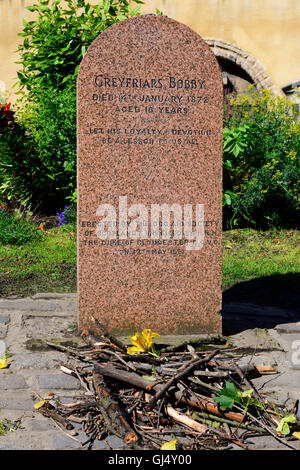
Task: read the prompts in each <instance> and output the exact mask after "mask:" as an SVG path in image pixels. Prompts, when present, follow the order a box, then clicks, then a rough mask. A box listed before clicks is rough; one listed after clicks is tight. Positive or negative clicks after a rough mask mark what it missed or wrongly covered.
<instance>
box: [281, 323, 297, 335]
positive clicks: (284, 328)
mask: <svg viewBox="0 0 300 470" xmlns="http://www.w3.org/2000/svg"><path fill="white" fill-rule="evenodd" d="M275 330H276V331H278V333H287V334H292V333H299V334H300V322H299V321H298V322H296V323H282V324H280V325H277V326H276V327H275Z"/></svg>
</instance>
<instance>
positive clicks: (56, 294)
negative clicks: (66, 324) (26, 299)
mask: <svg viewBox="0 0 300 470" xmlns="http://www.w3.org/2000/svg"><path fill="white" fill-rule="evenodd" d="M31 299H44V300H48V299H52V300H53V299H58V300H64V299H67V300H72V299H74V300H77V293H73V292H69V293H64V292H62V293H60V292H45V293H43V292H40V293H39V294H34V295H32V296H31Z"/></svg>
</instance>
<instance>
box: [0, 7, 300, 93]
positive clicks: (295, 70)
mask: <svg viewBox="0 0 300 470" xmlns="http://www.w3.org/2000/svg"><path fill="white" fill-rule="evenodd" d="M98 1H99V0H90V2H91V3H98ZM33 3H35V1H34V0H0V80H3V81H4V82H5V83H6V85H7V87H8V88H11V86H12V84H13V83H14V82H15V77H16V70H17V65H16V64H15V61H16V60H17V54H16V53H15V50H16V48H17V45H18V43H19V42H20V41H21V40H22V38H18V37H17V33H18V32H21V30H22V18H23V17H25V18H26V19H27V20H28V19H29V18H30V17H32V14H31V13H29V12H28V11H27V10H25V6H26V5H32V4H33ZM156 8H158V9H159V10H161V11H162V12H163V13H164V14H166V15H167V16H169V17H170V18H174V19H176V20H178V21H180V22H182V23H185V24H186V25H188V26H190V27H191V28H192V29H194V30H195V31H197V32H198V33H199V34H200V35H201V36H202V37H216V38H220V39H224V40H226V41H229V42H232V43H234V44H236V45H238V46H239V47H241V48H243V49H245V50H246V51H247V52H249V53H251V54H252V55H254V56H256V57H257V58H258V59H259V60H260V61H261V62H262V63H263V64H264V65H265V66H266V68H267V70H268V72H269V75H270V77H271V79H272V80H273V82H274V83H275V84H276V85H277V86H279V87H280V88H281V87H282V86H284V85H286V84H287V83H289V82H292V81H295V80H296V79H298V78H300V33H299V31H300V0H146V1H145V5H144V6H143V8H142V12H143V13H155V9H156Z"/></svg>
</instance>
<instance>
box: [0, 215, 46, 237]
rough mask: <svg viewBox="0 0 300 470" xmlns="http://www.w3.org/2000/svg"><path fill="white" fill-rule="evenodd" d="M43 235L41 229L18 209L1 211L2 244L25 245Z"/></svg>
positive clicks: (0, 231)
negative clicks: (10, 211)
mask: <svg viewBox="0 0 300 470" xmlns="http://www.w3.org/2000/svg"><path fill="white" fill-rule="evenodd" d="M41 236H42V234H41V231H40V230H38V228H37V227H36V226H35V225H34V224H33V223H32V222H31V221H30V220H29V219H28V218H26V217H24V216H23V215H22V214H21V213H19V212H18V211H15V212H14V213H13V214H9V213H7V211H6V212H1V213H0V245H23V244H24V243H28V242H31V241H33V240H37V239H39V238H40V237H41Z"/></svg>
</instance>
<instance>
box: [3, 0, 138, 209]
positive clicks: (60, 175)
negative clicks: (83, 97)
mask: <svg viewBox="0 0 300 470" xmlns="http://www.w3.org/2000/svg"><path fill="white" fill-rule="evenodd" d="M133 1H134V3H142V2H141V1H139V0H133ZM139 8H140V7H139V6H138V7H137V8H135V9H131V8H130V6H129V2H128V1H127V0H105V1H104V2H102V3H99V4H98V5H90V4H89V2H87V1H86V0H67V1H66V2H63V1H62V0H54V1H50V0H37V3H36V4H34V5H32V6H30V7H28V9H29V10H30V11H35V12H37V14H38V18H37V20H36V21H29V22H26V21H24V29H23V32H22V33H21V34H20V35H21V36H22V37H23V38H24V40H23V43H22V44H21V45H20V46H19V49H18V51H19V53H20V57H21V58H20V62H19V63H20V64H21V66H22V68H21V70H20V72H18V76H19V86H20V90H21V93H22V97H21V99H20V100H19V101H20V103H21V104H20V109H19V110H18V112H17V113H16V114H15V116H13V114H14V113H13V112H12V111H11V110H8V109H6V108H5V109H6V114H5V116H4V118H5V119H6V120H7V118H8V117H11V116H13V117H14V119H13V120H12V121H11V122H10V123H9V124H11V125H9V126H8V125H4V122H5V123H6V121H4V118H3V119H1V109H0V162H1V164H0V195H1V198H2V199H3V200H5V201H6V202H9V203H10V204H11V206H15V207H20V206H23V207H25V208H26V209H29V210H31V211H36V210H38V211H40V212H44V213H46V214H47V213H48V214H53V213H55V212H56V211H57V210H59V209H60V207H62V206H63V205H64V203H65V201H66V200H70V201H71V202H74V200H75V198H76V77H77V73H78V69H79V65H80V62H81V60H82V58H83V55H84V54H85V51H86V49H87V48H88V46H89V45H90V43H91V42H92V41H93V40H94V39H95V38H96V37H97V36H98V35H99V33H101V32H102V31H103V30H105V29H106V28H107V27H108V26H110V25H111V24H113V23H116V22H117V21H120V20H123V19H125V18H127V17H129V16H134V15H138V13H139ZM6 106H8V105H6ZM9 113H10V114H9ZM13 121H14V122H13ZM1 122H2V123H3V125H2V126H1ZM6 124H7V123H6Z"/></svg>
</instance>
